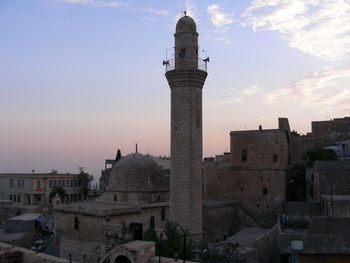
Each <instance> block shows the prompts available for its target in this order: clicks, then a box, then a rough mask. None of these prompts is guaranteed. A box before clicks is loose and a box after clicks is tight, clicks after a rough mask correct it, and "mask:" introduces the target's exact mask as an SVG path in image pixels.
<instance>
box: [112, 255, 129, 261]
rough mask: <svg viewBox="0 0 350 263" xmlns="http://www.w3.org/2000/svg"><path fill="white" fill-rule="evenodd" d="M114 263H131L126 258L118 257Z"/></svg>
mask: <svg viewBox="0 0 350 263" xmlns="http://www.w3.org/2000/svg"><path fill="white" fill-rule="evenodd" d="M114 263H131V261H130V259H128V258H127V257H126V256H118V257H116V259H115V260H114Z"/></svg>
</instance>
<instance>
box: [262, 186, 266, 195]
mask: <svg viewBox="0 0 350 263" xmlns="http://www.w3.org/2000/svg"><path fill="white" fill-rule="evenodd" d="M262 193H263V195H267V188H266V187H264V188H263V189H262Z"/></svg>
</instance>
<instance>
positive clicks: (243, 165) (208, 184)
mask: <svg viewBox="0 0 350 263" xmlns="http://www.w3.org/2000/svg"><path fill="white" fill-rule="evenodd" d="M281 120H285V119H280V123H281ZM284 122H285V121H284ZM286 122H287V123H288V120H287V121H286ZM230 139H231V140H230V141H231V145H230V148H231V150H230V153H229V154H225V155H224V156H217V157H216V159H213V158H210V159H206V160H204V168H203V178H204V198H205V199H206V200H222V201H230V200H240V201H242V202H243V203H244V204H245V205H247V206H249V207H250V208H253V209H255V210H269V209H271V208H272V207H274V206H276V205H279V204H281V203H282V202H283V201H284V200H285V194H286V187H285V185H286V180H287V173H288V169H289V164H290V148H291V147H290V130H289V126H287V127H284V126H281V125H280V126H279V128H278V129H271V130H263V129H262V128H260V129H259V130H251V131H232V132H231V133H230Z"/></svg>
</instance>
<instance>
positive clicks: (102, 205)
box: [54, 153, 169, 260]
mask: <svg viewBox="0 0 350 263" xmlns="http://www.w3.org/2000/svg"><path fill="white" fill-rule="evenodd" d="M54 218H55V230H56V238H57V240H58V242H59V247H60V255H61V256H62V257H65V258H66V257H67V256H68V255H69V254H72V255H73V258H74V259H76V260H81V259H82V258H83V257H84V255H85V257H89V258H91V259H94V260H96V259H97V258H101V257H103V256H104V255H105V254H106V253H107V252H108V251H109V250H110V249H111V248H112V247H113V246H114V245H115V244H116V243H117V242H118V238H120V237H121V235H122V232H123V231H124V228H125V227H127V230H128V232H129V233H130V235H131V238H132V239H136V240H138V239H142V236H143V232H144V231H145V230H147V229H148V228H155V229H156V230H157V231H158V230H159V231H160V229H161V230H163V228H164V226H165V221H166V219H168V218H169V185H167V184H166V183H165V182H164V176H163V174H162V172H161V169H160V167H159V166H158V165H157V164H156V163H155V162H154V161H153V160H152V159H151V158H149V157H147V156H145V155H142V154H139V153H133V154H130V155H127V156H125V157H124V158H123V159H121V160H119V161H118V162H117V163H116V164H115V165H114V167H113V168H112V171H111V174H110V179H109V184H108V187H107V190H106V192H105V193H104V194H102V195H101V196H100V197H99V198H97V199H96V200H95V201H91V202H86V201H85V202H78V203H71V204H63V205H59V206H57V207H55V211H54ZM82 244H84V245H83V247H84V249H82V248H81V247H82Z"/></svg>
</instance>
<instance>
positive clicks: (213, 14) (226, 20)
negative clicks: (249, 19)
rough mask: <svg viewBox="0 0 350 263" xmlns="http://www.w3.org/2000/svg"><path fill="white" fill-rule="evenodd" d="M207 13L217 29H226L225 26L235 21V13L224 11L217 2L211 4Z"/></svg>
mask: <svg viewBox="0 0 350 263" xmlns="http://www.w3.org/2000/svg"><path fill="white" fill-rule="evenodd" d="M207 13H208V15H209V19H210V21H211V22H212V23H213V25H214V26H215V27H216V29H217V30H221V31H226V30H227V27H225V26H226V25H229V24H231V23H233V14H229V13H224V12H223V11H222V10H221V8H220V7H219V6H218V5H217V4H212V5H209V6H208V8H207Z"/></svg>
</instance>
